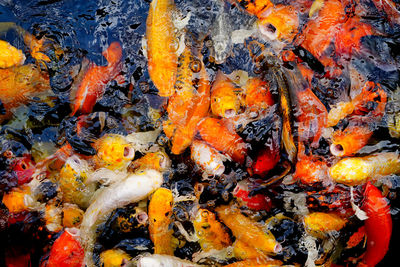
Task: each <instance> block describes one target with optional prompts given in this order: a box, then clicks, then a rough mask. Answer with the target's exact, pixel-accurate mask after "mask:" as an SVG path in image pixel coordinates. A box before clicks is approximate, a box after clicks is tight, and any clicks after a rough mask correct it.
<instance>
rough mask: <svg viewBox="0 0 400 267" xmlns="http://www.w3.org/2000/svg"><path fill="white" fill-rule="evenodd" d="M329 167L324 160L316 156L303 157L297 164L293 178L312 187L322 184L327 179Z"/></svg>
mask: <svg viewBox="0 0 400 267" xmlns="http://www.w3.org/2000/svg"><path fill="white" fill-rule="evenodd" d="M327 173H328V165H327V163H326V162H325V160H323V159H322V158H319V157H317V156H314V155H310V156H307V155H303V156H301V157H299V159H298V161H297V163H296V170H295V172H294V174H293V178H295V179H296V180H300V182H301V183H302V184H306V185H311V184H314V183H318V182H321V181H323V180H324V179H325V177H327Z"/></svg>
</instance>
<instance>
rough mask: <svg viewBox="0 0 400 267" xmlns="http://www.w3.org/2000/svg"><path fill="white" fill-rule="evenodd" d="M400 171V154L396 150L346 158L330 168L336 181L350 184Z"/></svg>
mask: <svg viewBox="0 0 400 267" xmlns="http://www.w3.org/2000/svg"><path fill="white" fill-rule="evenodd" d="M399 172H400V156H399V154H397V153H395V152H385V153H378V154H374V155H370V156H366V157H352V158H345V159H342V160H340V161H339V162H337V163H336V164H335V165H333V166H332V167H331V168H330V169H329V175H330V177H331V178H332V179H333V180H334V181H336V182H338V183H342V184H346V185H349V186H353V185H359V184H363V183H365V182H367V181H368V180H374V179H379V178H380V177H382V176H387V175H390V174H396V173H399Z"/></svg>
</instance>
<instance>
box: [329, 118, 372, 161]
mask: <svg viewBox="0 0 400 267" xmlns="http://www.w3.org/2000/svg"><path fill="white" fill-rule="evenodd" d="M372 134H373V131H371V130H370V129H369V128H368V126H357V125H354V126H353V125H349V126H347V127H346V129H344V130H343V131H342V130H337V131H335V132H334V133H333V134H332V144H331V146H330V151H331V153H332V155H334V156H337V157H346V156H351V155H353V154H355V153H357V151H359V150H360V149H361V148H363V147H364V146H365V145H366V144H367V143H368V140H369V139H370V137H371V136H372Z"/></svg>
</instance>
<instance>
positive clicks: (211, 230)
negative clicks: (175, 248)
mask: <svg viewBox="0 0 400 267" xmlns="http://www.w3.org/2000/svg"><path fill="white" fill-rule="evenodd" d="M193 226H194V229H195V232H196V235H197V236H198V238H199V243H200V246H201V248H202V250H203V251H209V250H212V249H215V250H221V249H223V248H226V247H228V246H230V244H231V239H230V237H229V234H228V232H227V231H226V230H225V229H224V228H223V226H222V224H221V223H220V222H218V221H217V219H216V218H215V214H214V213H213V212H211V211H209V210H206V209H199V210H198V211H197V214H196V218H195V220H194V221H193Z"/></svg>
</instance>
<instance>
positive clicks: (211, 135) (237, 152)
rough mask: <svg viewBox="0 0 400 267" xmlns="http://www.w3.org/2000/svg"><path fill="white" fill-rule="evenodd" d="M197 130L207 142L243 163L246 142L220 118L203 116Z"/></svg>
mask: <svg viewBox="0 0 400 267" xmlns="http://www.w3.org/2000/svg"><path fill="white" fill-rule="evenodd" d="M198 131H199V133H200V136H201V138H202V139H203V140H204V141H206V142H207V143H208V144H210V145H211V146H213V147H214V148H215V149H217V150H219V151H221V152H223V153H226V154H227V155H228V156H229V157H231V158H232V159H233V160H234V161H236V162H239V163H241V164H243V162H244V159H245V156H246V154H247V147H246V143H245V142H244V141H243V139H242V138H241V137H240V136H239V135H238V134H237V133H236V132H232V131H230V130H229V129H228V128H227V127H226V126H225V125H224V123H223V121H222V120H219V119H215V118H205V119H204V120H202V121H201V122H200V123H199V125H198Z"/></svg>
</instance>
